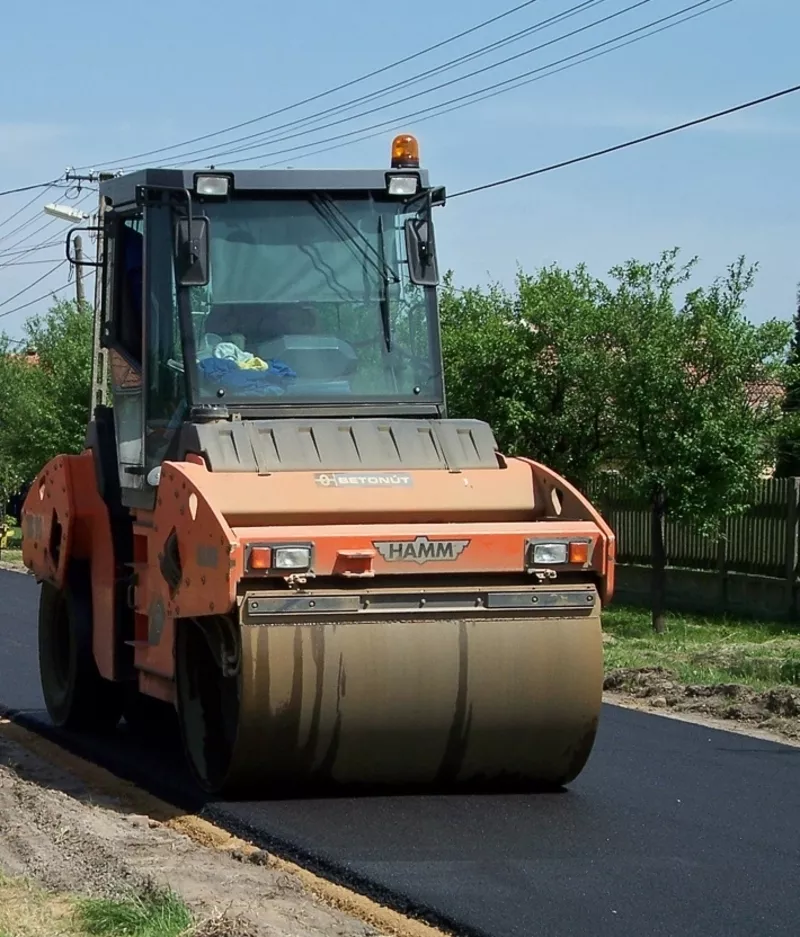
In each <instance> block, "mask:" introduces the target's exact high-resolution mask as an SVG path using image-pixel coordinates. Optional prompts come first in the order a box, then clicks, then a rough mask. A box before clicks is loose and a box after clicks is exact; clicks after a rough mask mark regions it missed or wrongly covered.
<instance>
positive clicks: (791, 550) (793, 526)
mask: <svg viewBox="0 0 800 937" xmlns="http://www.w3.org/2000/svg"><path fill="white" fill-rule="evenodd" d="M788 482H789V486H788V492H787V499H786V500H787V504H786V508H787V511H786V574H785V575H786V607H787V611H788V613H789V618H790V619H794V618H795V617H796V616H797V603H796V601H795V586H796V581H797V561H798V542H797V533H798V521H799V520H800V478H790V479H788Z"/></svg>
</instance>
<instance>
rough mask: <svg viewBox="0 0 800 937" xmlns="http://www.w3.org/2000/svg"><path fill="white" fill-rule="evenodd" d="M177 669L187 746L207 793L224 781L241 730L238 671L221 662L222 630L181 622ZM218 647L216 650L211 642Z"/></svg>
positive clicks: (193, 768) (194, 770)
mask: <svg viewBox="0 0 800 937" xmlns="http://www.w3.org/2000/svg"><path fill="white" fill-rule="evenodd" d="M176 638H177V640H176V654H175V658H176V660H175V671H176V678H177V696H178V719H179V722H180V731H181V737H182V739H183V748H184V752H185V754H186V758H187V761H188V763H189V767H190V769H191V771H192V774H193V775H194V778H195V781H196V782H197V783H198V784H199V785H200V787H201V788H202V789H203V790H204V791H205V792H206V793H208V794H217V793H219V792H220V791H221V790H222V789H223V787H224V784H225V781H226V779H227V775H228V772H229V770H230V766H231V759H232V758H233V753H234V748H235V743H236V737H237V734H238V730H239V710H240V703H241V696H240V693H241V689H240V682H239V679H238V675H231V676H225V675H224V674H223V671H222V667H221V666H220V654H221V653H222V647H223V644H224V640H223V638H222V632H221V631H219V630H217V629H216V628H215V629H211V628H209V630H204V629H203V628H201V626H200V625H198V624H196V623H194V622H186V621H182V622H179V623H178V629H177V635H176ZM217 641H218V645H219V649H220V650H219V652H218V653H217V654H215V653H214V652H212V649H211V645H212V643H215V644H216V643H217Z"/></svg>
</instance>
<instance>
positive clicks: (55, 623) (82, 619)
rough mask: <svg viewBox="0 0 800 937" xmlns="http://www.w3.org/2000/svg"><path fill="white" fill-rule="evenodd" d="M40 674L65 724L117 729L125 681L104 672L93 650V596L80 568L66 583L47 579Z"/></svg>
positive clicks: (53, 711)
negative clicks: (114, 680) (58, 585)
mask: <svg viewBox="0 0 800 937" xmlns="http://www.w3.org/2000/svg"><path fill="white" fill-rule="evenodd" d="M39 677H40V680H41V685H42V694H43V695H44V701H45V706H46V707H47V712H48V715H49V716H50V719H51V720H52V721H53V723H54V725H55V726H57V727H58V728H61V729H78V730H83V731H95V732H96V731H99V732H109V731H112V730H113V729H114V728H115V727H116V725H117V723H118V722H119V720H120V717H121V715H122V707H123V693H122V687H121V686H120V685H119V684H116V683H112V682H111V681H109V680H105V679H104V678H103V677H101V676H100V673H99V671H98V670H97V665H96V664H95V660H94V652H93V650H92V597H91V586H90V579H89V575H88V573H87V572H85V571H84V570H83V569H80V571H79V572H77V573H76V574H75V575H73V576H71V577H69V581H68V582H66V583H65V584H64V586H63V587H62V588H61V589H58V588H56V587H55V586H53V585H51V584H50V583H48V582H44V583H42V591H41V595H40V598H39Z"/></svg>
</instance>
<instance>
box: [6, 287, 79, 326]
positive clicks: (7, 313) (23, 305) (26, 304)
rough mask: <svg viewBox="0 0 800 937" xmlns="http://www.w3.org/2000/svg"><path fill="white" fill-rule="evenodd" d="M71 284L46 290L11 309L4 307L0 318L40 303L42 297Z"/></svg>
mask: <svg viewBox="0 0 800 937" xmlns="http://www.w3.org/2000/svg"><path fill="white" fill-rule="evenodd" d="M71 286H72V284H71V283H69V282H67V283H65V284H64V285H63V286H59V287H57V288H56V289H54V290H48V291H47V292H46V293H43V294H42V295H41V296H37V297H36V299H29V300H28V302H26V303H23V304H22V305H21V306H15V307H14V308H13V309H6V310H5V311H4V312H0V319H3V318H5V316H10V315H13V314H14V313H15V312H20V311H21V310H22V309H27V308H28V307H29V306H33V305H35V304H36V303H40V302H41V301H42V300H43V299H47V298H48V297H50V296H53V295H54V294H55V293H57V292H58V291H59V290H66V289H69V288H70V287H71Z"/></svg>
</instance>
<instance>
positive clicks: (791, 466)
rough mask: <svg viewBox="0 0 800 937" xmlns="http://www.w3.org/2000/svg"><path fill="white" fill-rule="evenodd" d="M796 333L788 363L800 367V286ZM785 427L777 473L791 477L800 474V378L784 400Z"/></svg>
mask: <svg viewBox="0 0 800 937" xmlns="http://www.w3.org/2000/svg"><path fill="white" fill-rule="evenodd" d="M793 327H794V334H793V335H792V342H791V345H790V347H789V354H788V355H787V359H786V360H787V364H788V365H790V366H791V367H792V368H793V369H795V370H797V369H800V286H798V290H797V305H796V308H795V314H794V320H793ZM783 411H784V414H785V417H786V419H785V421H784V428H783V432H782V433H781V436H780V446H779V453H778V463H777V466H776V468H775V475H776V476H777V477H778V478H789V477H791V476H798V475H800V380H798V379H794V380H792V381H791V383H790V384H789V385H788V386H787V388H786V396H785V397H784V401H783Z"/></svg>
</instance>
